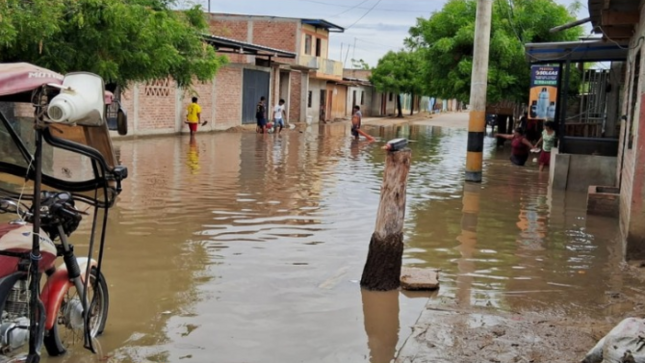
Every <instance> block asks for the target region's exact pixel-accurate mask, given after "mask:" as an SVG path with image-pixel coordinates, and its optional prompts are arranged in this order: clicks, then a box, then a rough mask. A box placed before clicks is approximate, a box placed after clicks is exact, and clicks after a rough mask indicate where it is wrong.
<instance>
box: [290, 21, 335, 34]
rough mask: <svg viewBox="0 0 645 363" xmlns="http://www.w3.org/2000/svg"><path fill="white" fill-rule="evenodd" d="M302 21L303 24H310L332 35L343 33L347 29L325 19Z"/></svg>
mask: <svg viewBox="0 0 645 363" xmlns="http://www.w3.org/2000/svg"><path fill="white" fill-rule="evenodd" d="M301 21H302V23H303V24H309V25H313V26H315V27H318V28H323V29H327V30H328V31H330V32H332V33H343V32H344V31H345V28H343V27H341V26H338V25H336V24H333V23H330V22H328V21H327V20H323V19H302V20H301Z"/></svg>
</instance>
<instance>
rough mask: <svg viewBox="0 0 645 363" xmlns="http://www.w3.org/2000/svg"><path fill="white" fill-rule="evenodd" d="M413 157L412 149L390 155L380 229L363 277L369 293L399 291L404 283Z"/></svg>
mask: <svg viewBox="0 0 645 363" xmlns="http://www.w3.org/2000/svg"><path fill="white" fill-rule="evenodd" d="M411 156H412V152H411V151H410V149H408V148H404V149H402V150H393V151H388V153H387V158H386V160H385V172H384V173H383V186H382V187H381V201H380V203H379V208H378V214H377V216H376V227H375V229H374V233H373V234H372V238H371V240H370V247H369V252H368V254H367V262H366V263H365V267H364V269H363V276H362V278H361V286H362V287H363V288H366V289H368V290H374V291H389V290H395V289H398V288H399V286H400V284H401V280H400V279H401V264H402V259H403V223H404V219H405V195H406V187H407V183H408V173H409V171H410V158H411Z"/></svg>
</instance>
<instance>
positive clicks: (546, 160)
mask: <svg viewBox="0 0 645 363" xmlns="http://www.w3.org/2000/svg"><path fill="white" fill-rule="evenodd" d="M540 144H542V153H540V171H543V170H544V167H545V166H546V167H548V166H549V164H550V162H551V149H553V145H554V144H555V123H554V122H553V121H547V122H545V123H544V131H542V137H541V138H540V140H539V141H538V142H537V143H536V144H535V147H536V148H537V147H540Z"/></svg>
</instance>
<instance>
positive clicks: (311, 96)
mask: <svg viewBox="0 0 645 363" xmlns="http://www.w3.org/2000/svg"><path fill="white" fill-rule="evenodd" d="M312 98H313V92H312V91H309V94H308V95H307V107H309V108H311V102H312V101H311V99H312Z"/></svg>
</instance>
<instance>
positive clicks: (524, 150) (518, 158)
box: [495, 127, 534, 166]
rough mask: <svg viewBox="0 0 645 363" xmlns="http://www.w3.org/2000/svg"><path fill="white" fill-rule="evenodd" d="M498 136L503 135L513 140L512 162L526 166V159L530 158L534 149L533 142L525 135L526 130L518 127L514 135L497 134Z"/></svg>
mask: <svg viewBox="0 0 645 363" xmlns="http://www.w3.org/2000/svg"><path fill="white" fill-rule="evenodd" d="M495 136H496V137H501V138H504V139H506V140H512V141H511V162H512V163H513V164H515V165H517V166H524V164H526V160H528V158H529V153H530V152H531V149H533V148H534V147H533V144H531V142H529V140H527V139H526V137H524V131H523V130H522V129H521V128H519V127H518V128H516V129H515V132H514V133H513V135H506V134H495Z"/></svg>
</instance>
